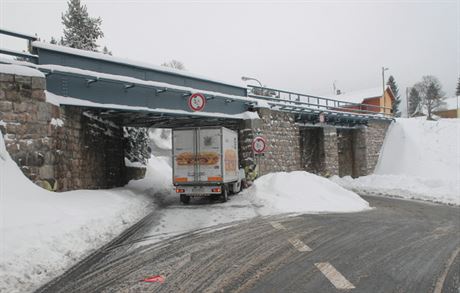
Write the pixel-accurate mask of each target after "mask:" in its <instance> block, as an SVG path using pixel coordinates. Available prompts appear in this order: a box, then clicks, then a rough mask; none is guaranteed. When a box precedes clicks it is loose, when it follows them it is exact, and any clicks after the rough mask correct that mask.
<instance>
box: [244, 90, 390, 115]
mask: <svg viewBox="0 0 460 293" xmlns="http://www.w3.org/2000/svg"><path fill="white" fill-rule="evenodd" d="M248 88H249V91H248V96H249V97H252V98H257V99H264V100H266V101H267V103H268V104H270V105H273V106H275V105H276V106H280V107H282V106H283V104H284V105H289V106H290V108H292V106H296V105H297V106H302V107H307V108H310V109H316V110H320V111H321V110H323V111H333V112H349V113H350V112H351V113H357V114H366V115H379V116H384V117H387V118H393V115H392V114H391V112H392V109H391V108H390V107H383V106H376V105H369V104H360V103H351V102H346V101H340V100H335V99H330V98H325V97H320V96H313V95H308V94H300V93H295V92H290V91H284V90H279V89H273V88H266V87H260V86H253V85H248ZM280 103H281V104H280Z"/></svg>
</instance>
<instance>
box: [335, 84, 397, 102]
mask: <svg viewBox="0 0 460 293" xmlns="http://www.w3.org/2000/svg"><path fill="white" fill-rule="evenodd" d="M386 90H387V91H390V93H391V97H392V99H394V96H393V93H392V91H391V89H390V87H389V86H387V87H386ZM381 96H382V87H375V88H369V89H363V90H357V91H352V92H347V93H343V94H340V95H334V96H333V97H331V98H332V99H335V100H339V101H345V102H350V103H358V104H360V103H362V102H363V101H364V100H366V99H372V98H380V97H381Z"/></svg>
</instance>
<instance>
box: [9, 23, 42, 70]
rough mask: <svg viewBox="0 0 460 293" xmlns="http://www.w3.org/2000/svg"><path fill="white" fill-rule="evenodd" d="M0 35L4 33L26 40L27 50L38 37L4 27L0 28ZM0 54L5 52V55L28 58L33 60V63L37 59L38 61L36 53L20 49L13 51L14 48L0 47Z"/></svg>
mask: <svg viewBox="0 0 460 293" xmlns="http://www.w3.org/2000/svg"><path fill="white" fill-rule="evenodd" d="M0 35H6V36H10V37H14V38H19V39H24V40H26V41H27V48H28V50H29V52H30V51H31V49H32V42H33V41H36V40H37V39H38V38H37V37H36V36H32V35H27V34H23V33H19V32H15V31H12V30H6V29H3V28H0ZM0 54H5V55H10V56H14V57H21V58H25V59H28V60H30V61H32V62H34V63H37V61H38V56H37V55H33V54H30V53H28V52H21V51H14V50H10V49H5V48H0Z"/></svg>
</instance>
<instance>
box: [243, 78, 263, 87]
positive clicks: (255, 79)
mask: <svg viewBox="0 0 460 293" xmlns="http://www.w3.org/2000/svg"><path fill="white" fill-rule="evenodd" d="M241 79H242V80H243V81H249V80H254V81H257V83H258V84H259V85H260V87H264V86H263V85H262V83H261V82H260V81H259V80H258V79H257V78H254V77H248V76H242V77H241Z"/></svg>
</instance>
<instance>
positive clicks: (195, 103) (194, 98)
mask: <svg viewBox="0 0 460 293" xmlns="http://www.w3.org/2000/svg"><path fill="white" fill-rule="evenodd" d="M205 105H206V98H205V97H204V96H203V95H202V94H200V93H194V94H193V95H191V96H190V97H189V98H188V106H189V107H190V109H191V110H192V111H195V112H196V111H201V110H203V108H204V106H205Z"/></svg>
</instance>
